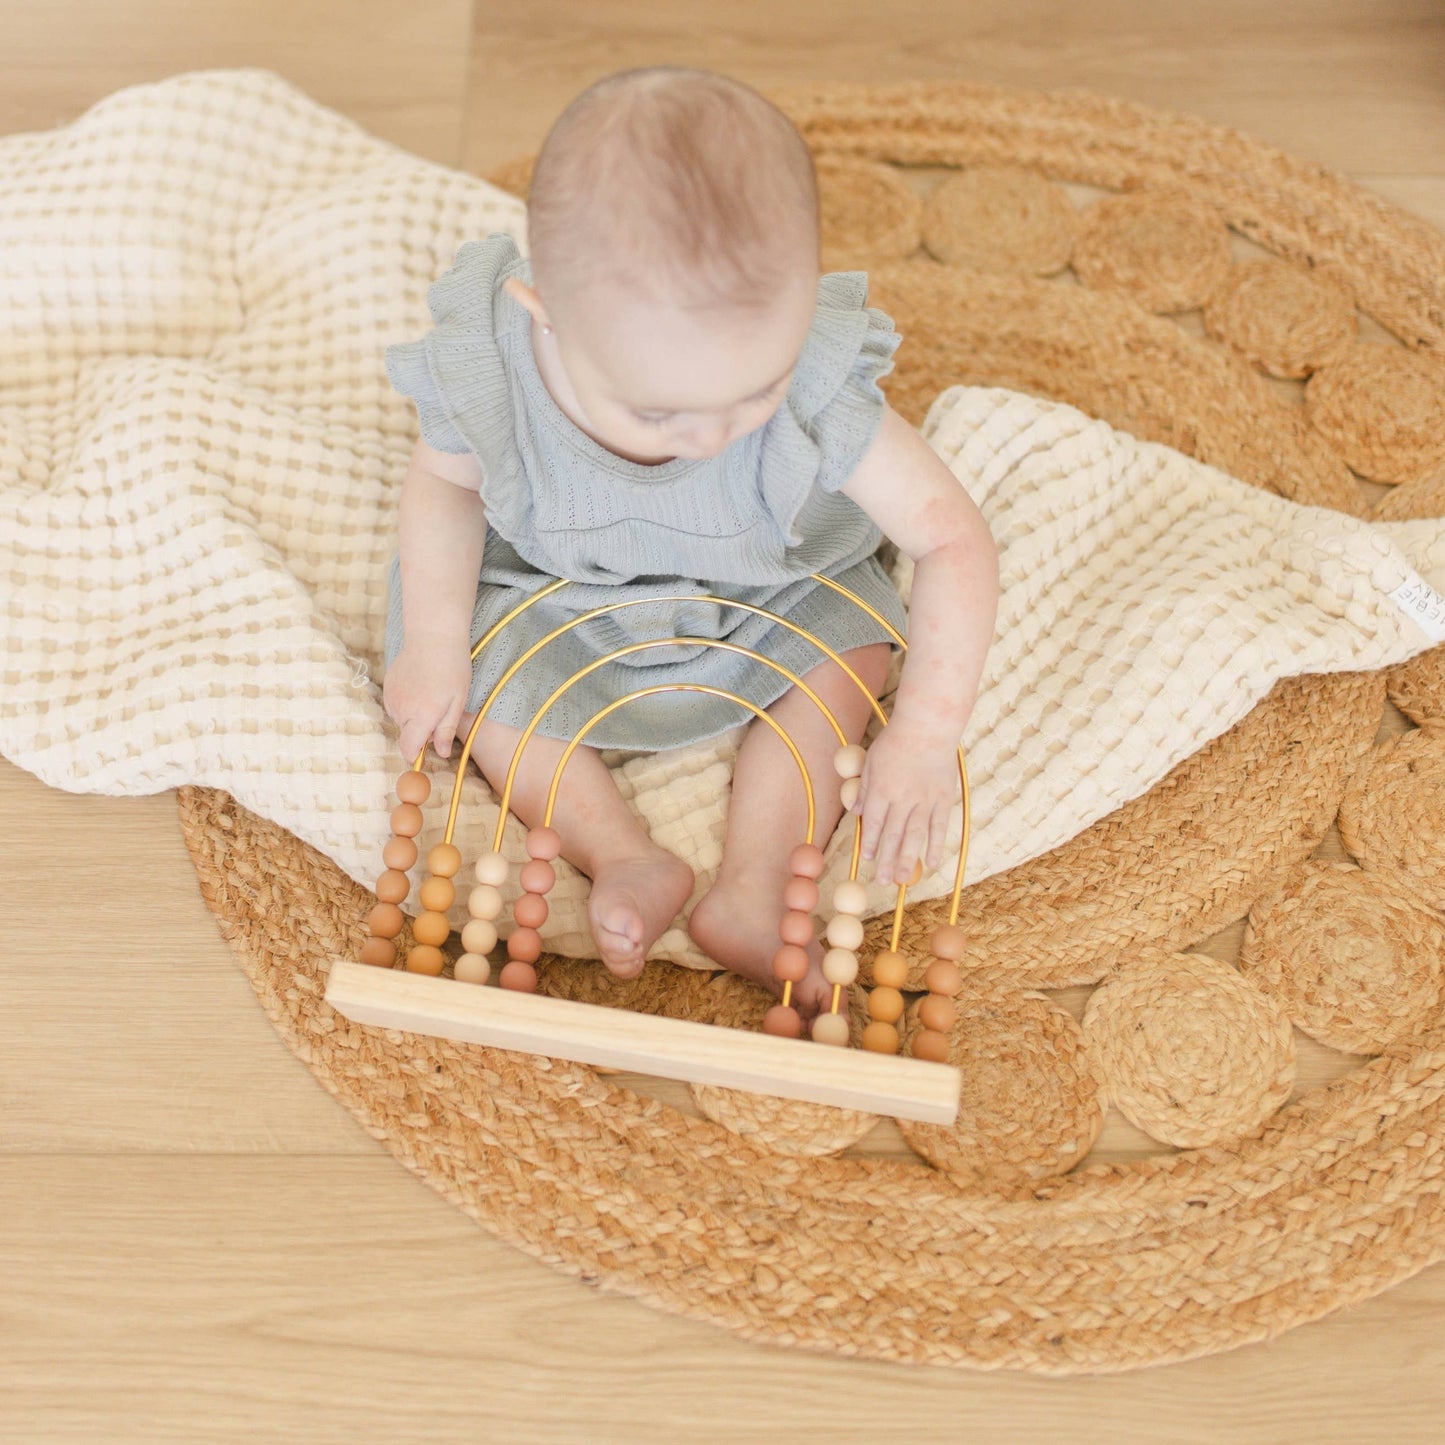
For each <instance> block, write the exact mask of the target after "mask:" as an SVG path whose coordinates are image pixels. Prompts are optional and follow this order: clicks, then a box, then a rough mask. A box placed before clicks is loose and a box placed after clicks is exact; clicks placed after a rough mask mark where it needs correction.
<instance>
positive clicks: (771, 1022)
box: [763, 1003, 803, 1039]
mask: <svg viewBox="0 0 1445 1445" xmlns="http://www.w3.org/2000/svg"><path fill="white" fill-rule="evenodd" d="M763 1032H764V1033H765V1034H775V1035H776V1036H777V1037H778V1038H781V1039H797V1038H801V1037H802V1035H803V1019H802V1016H801V1015H800V1014H799V1013H798V1011H797V1009H795V1008H789V1007H788V1006H787V1005H786V1004H780V1003H775V1004H774V1005H773V1006H772V1008H770V1009H769V1010H768V1011H767V1013H765V1014H764V1015H763Z"/></svg>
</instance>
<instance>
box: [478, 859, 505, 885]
mask: <svg viewBox="0 0 1445 1445" xmlns="http://www.w3.org/2000/svg"><path fill="white" fill-rule="evenodd" d="M511 871H512V866H511V864H510V863H508V862H507V860H506V859H505V858H504V857H503V856H502V855H501V854H500V853H483V854H482V856H481V857H480V858H478V859H477V861H476V865H475V866H474V867H473V869H472V872H473V873H474V874H475V875H476V880H477V882H478V883H488V884H490V885H491V886H492V887H493V888H500V887H501V886H502V884H503V883H505V882H506V881H507V874H508V873H510V872H511Z"/></svg>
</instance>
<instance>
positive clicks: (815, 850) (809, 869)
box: [788, 843, 823, 878]
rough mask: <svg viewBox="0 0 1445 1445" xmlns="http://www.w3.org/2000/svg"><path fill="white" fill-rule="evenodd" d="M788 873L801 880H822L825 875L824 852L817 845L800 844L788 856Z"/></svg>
mask: <svg viewBox="0 0 1445 1445" xmlns="http://www.w3.org/2000/svg"><path fill="white" fill-rule="evenodd" d="M788 872H789V873H796V874H797V875H798V876H799V877H801V878H821V877H822V875H823V850H822V849H821V848H819V847H818V846H817V844H816V843H799V844H798V846H797V847H796V848H794V849H793V851H792V852H791V853H789V854H788Z"/></svg>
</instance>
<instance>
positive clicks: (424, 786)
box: [396, 768, 431, 803]
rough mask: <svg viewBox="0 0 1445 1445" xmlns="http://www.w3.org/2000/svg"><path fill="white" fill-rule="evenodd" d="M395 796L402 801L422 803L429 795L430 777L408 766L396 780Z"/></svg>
mask: <svg viewBox="0 0 1445 1445" xmlns="http://www.w3.org/2000/svg"><path fill="white" fill-rule="evenodd" d="M396 796H397V797H398V798H400V799H401V801H402V802H403V803H424V802H426V800H427V799H428V798H429V797H431V779H430V778H429V777H427V775H426V774H425V773H419V772H417V770H416V769H415V768H408V769H407V770H406V772H404V773H403V774H402V775H401V776H400V777H399V778H398V779H397V780H396Z"/></svg>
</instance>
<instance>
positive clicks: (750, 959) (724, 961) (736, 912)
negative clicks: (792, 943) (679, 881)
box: [687, 878, 833, 1019]
mask: <svg viewBox="0 0 1445 1445" xmlns="http://www.w3.org/2000/svg"><path fill="white" fill-rule="evenodd" d="M784 882H786V879H785V880H784ZM782 916H783V884H782V883H777V884H776V886H775V885H774V882H773V881H772V880H768V881H766V882H760V881H757V880H748V879H743V878H735V879H723V878H719V879H718V881H717V882H716V883H715V884H714V885H713V886H712V887H711V888H710V889H709V890H708V891H707V893H705V894H704V895H703V896H702V898H700V899H699V900H698V903H697V906H696V907H695V908H694V909H693V910H692V916H691V918H689V919H688V925H687V931H688V933H689V935H690V936H691V938H692V941H693V942H694V943H695V944H697V946H698V947H699V948H700V949H702V951H703V952H704V953H705V954H707V956H708V957H709V958H710V959H712V960H713V961H714V962H715V963H720V964H721V965H722V966H723V967H724V968H726V969H728V970H730V971H731V972H733V973H736V974H740V975H741V976H742V977H743V978H749V979H751V980H752V981H753V982H754V983H759V984H761V985H762V986H763V987H764V988H765V989H767V990H768V992H769V993H771V994H773V995H775V996H776V997H779V998H781V997H782V993H783V986H782V984H780V983H779V982H778V981H777V980H776V979H775V978H774V977H773V955H774V954H775V953H776V952H777V951H778V949H779V948H780V947H781V945H782V940H781V939H780V938H779V937H778V924H779V922H780V921H781V919H782ZM807 953H808V973H807V977H805V978H804V979H803V981H802V982H801V983H797V984H794V985H793V997H792V1003H793V1007H794V1008H796V1009H797V1010H798V1012H799V1013H800V1014H801V1015H802V1016H803V1018H805V1019H810V1018H812V1017H813V1016H814V1014H816V1013H818V1012H819V1011H820V1010H822V1009H825V1008H827V1007H828V1005H829V1004H830V1003H831V1002H832V999H833V986H832V985H831V984H830V983H829V982H828V981H827V980H826V979H825V978H824V977H823V947H822V945H821V944H820V943H819V942H818V940H817V939H816V938H814V939H813V941H812V942H811V943H809V944H808V945H807Z"/></svg>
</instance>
